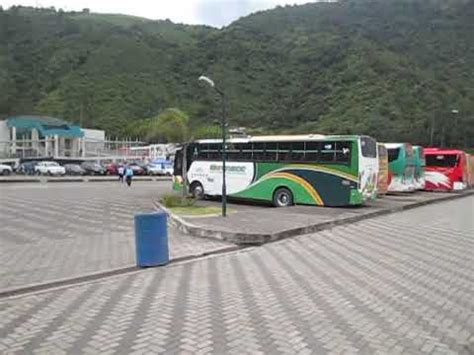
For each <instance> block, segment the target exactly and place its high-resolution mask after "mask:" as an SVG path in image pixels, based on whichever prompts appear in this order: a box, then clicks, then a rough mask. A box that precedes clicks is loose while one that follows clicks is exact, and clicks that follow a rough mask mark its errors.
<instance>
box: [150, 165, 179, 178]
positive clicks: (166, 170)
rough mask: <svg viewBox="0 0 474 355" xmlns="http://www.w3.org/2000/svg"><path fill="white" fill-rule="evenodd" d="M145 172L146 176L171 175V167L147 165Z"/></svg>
mask: <svg viewBox="0 0 474 355" xmlns="http://www.w3.org/2000/svg"><path fill="white" fill-rule="evenodd" d="M146 171H147V173H148V175H168V176H171V175H173V166H172V165H171V164H168V163H166V164H162V163H158V164H153V163H152V164H148V165H147V166H146Z"/></svg>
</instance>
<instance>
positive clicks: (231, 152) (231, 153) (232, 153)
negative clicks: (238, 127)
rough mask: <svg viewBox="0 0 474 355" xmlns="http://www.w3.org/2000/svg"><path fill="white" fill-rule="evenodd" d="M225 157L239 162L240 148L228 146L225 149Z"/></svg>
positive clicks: (234, 145)
mask: <svg viewBox="0 0 474 355" xmlns="http://www.w3.org/2000/svg"><path fill="white" fill-rule="evenodd" d="M226 148H227V149H226V156H227V159H229V160H240V147H239V145H238V144H232V143H231V144H228V145H227V147H226Z"/></svg>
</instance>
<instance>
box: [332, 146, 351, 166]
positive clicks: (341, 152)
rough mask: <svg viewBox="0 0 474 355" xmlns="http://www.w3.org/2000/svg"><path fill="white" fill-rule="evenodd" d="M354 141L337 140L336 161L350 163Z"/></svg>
mask: <svg viewBox="0 0 474 355" xmlns="http://www.w3.org/2000/svg"><path fill="white" fill-rule="evenodd" d="M351 148H352V142H350V141H349V142H336V162H338V163H344V164H347V163H350V161H351Z"/></svg>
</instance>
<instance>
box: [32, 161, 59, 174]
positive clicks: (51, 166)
mask: <svg viewBox="0 0 474 355" xmlns="http://www.w3.org/2000/svg"><path fill="white" fill-rule="evenodd" d="M35 173H36V174H38V175H40V174H41V175H65V174H66V169H65V168H64V167H63V166H61V165H59V164H58V163H56V162H55V161H41V162H39V163H38V164H37V165H36V166H35Z"/></svg>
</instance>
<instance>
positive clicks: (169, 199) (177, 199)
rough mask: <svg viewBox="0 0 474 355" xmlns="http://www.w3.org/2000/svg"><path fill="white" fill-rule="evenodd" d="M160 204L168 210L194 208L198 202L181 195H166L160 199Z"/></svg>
mask: <svg viewBox="0 0 474 355" xmlns="http://www.w3.org/2000/svg"><path fill="white" fill-rule="evenodd" d="M160 202H161V203H162V204H163V205H164V206H165V207H167V208H174V207H191V206H194V204H195V203H196V200H195V199H193V198H190V197H183V196H180V195H164V196H163V197H162V198H161V199H160Z"/></svg>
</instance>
